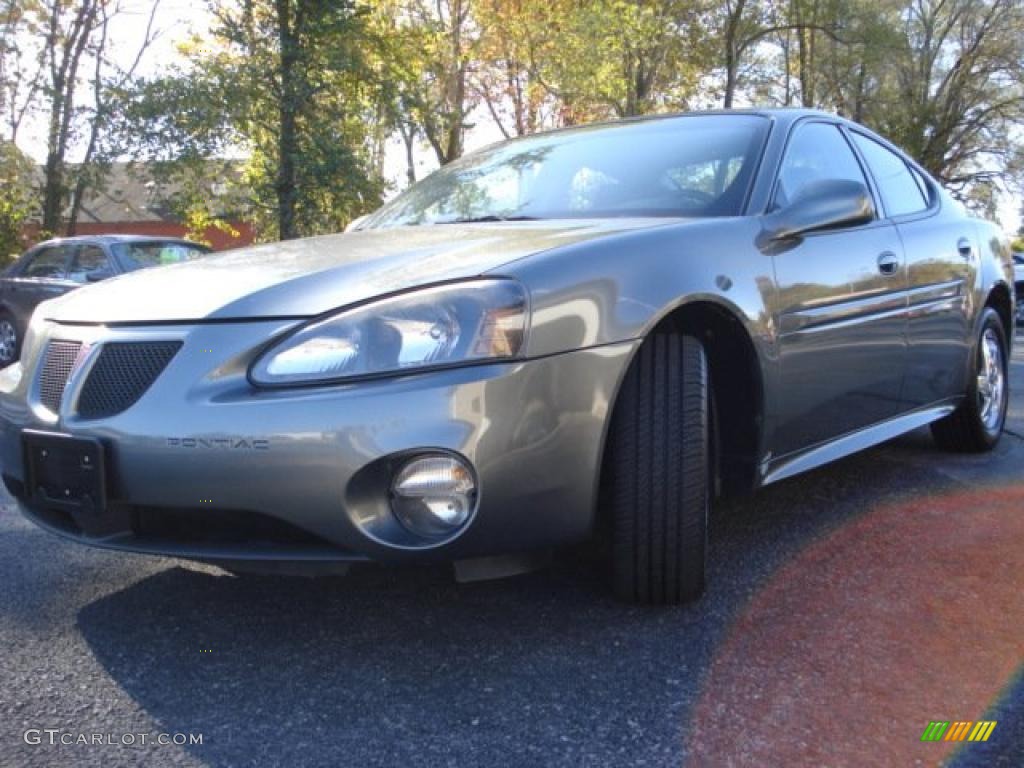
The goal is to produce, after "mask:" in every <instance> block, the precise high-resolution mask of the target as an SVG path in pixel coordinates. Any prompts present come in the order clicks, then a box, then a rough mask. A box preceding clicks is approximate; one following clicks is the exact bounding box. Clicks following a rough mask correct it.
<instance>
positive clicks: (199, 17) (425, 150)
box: [19, 0, 1022, 235]
mask: <svg viewBox="0 0 1024 768" xmlns="http://www.w3.org/2000/svg"><path fill="white" fill-rule="evenodd" d="M121 8H122V10H121V13H120V14H119V16H118V17H117V18H116V20H115V21H112V22H111V28H110V47H111V53H112V57H113V58H114V60H115V61H116V62H118V63H119V64H120V65H122V66H125V67H127V66H128V65H129V64H130V62H131V61H132V60H133V59H134V57H135V55H136V52H137V50H138V46H139V44H140V42H141V41H142V39H143V38H144V36H145V30H146V23H147V21H148V19H149V13H150V10H151V8H152V0H122V2H121ZM209 21H210V16H209V13H208V12H207V10H206V6H205V4H204V3H203V2H202V0H191V1H190V0H160V2H159V6H158V8H157V13H156V16H155V25H154V28H155V29H156V30H158V37H157V39H156V40H155V41H154V43H153V44H152V45H151V47H150V48H149V50H148V51H147V52H146V55H145V58H144V59H143V60H142V61H141V62H140V65H139V69H138V70H137V74H140V75H155V74H159V73H160V71H161V69H164V68H166V67H167V66H169V65H170V64H172V63H174V62H176V61H180V54H179V53H178V50H177V46H178V44H179V43H181V42H182V41H184V40H185V39H187V38H188V37H189V35H190V34H192V33H199V34H202V33H204V32H205V31H206V28H207V25H208V24H209ZM471 122H473V123H474V124H475V127H474V128H473V129H472V130H470V131H469V133H468V134H467V136H466V141H465V144H466V149H467V150H473V149H477V148H479V147H482V146H486V145H487V144H491V143H493V142H495V141H499V140H500V139H501V138H502V136H501V133H500V131H499V130H498V129H497V127H496V126H495V125H494V123H493V121H491V120H490V118H489V116H488V115H487V114H485V111H484V110H481V113H480V114H479V115H474V117H473V120H472V121H471ZM26 128H27V129H26V131H25V132H24V134H23V137H24V139H25V140H24V141H23V142H22V141H21V140H20V139H19V143H23V144H24V146H22V149H23V150H24V151H26V152H28V153H29V154H30V155H32V156H33V157H34V158H35V159H37V160H40V161H41V160H42V159H43V157H44V156H45V139H44V137H43V134H42V130H41V128H42V125H41V124H39V125H29V126H26ZM416 164H417V178H423V177H424V176H425V175H426V174H427V173H429V172H430V171H432V170H433V169H435V168H436V167H437V160H436V158H435V156H434V153H433V152H432V151H431V150H430V149H429V147H426V146H422V147H419V148H418V151H417V154H416ZM384 171H385V175H386V177H387V179H388V180H389V181H390V182H392V184H391V186H392V192H391V193H392V194H395V193H396V192H397V191H398V190H400V189H401V188H402V187H403V186H404V185H405V178H406V167H405V150H404V147H403V145H402V142H401V140H400V139H399V138H397V137H395V138H394V139H393V140H391V141H390V142H389V143H388V151H387V154H386V157H385V163H384ZM1021 204H1022V201H1021V199H1020V198H1019V197H1016V196H1012V195H1008V194H1007V195H1003V196H1002V200H1001V205H1000V207H999V211H998V214H997V216H998V219H999V223H1000V225H1001V226H1002V227H1003V229H1005V230H1006V232H1007V233H1008V234H1011V235H1012V234H1015V233H1016V232H1017V230H1018V228H1019V227H1020V226H1021V224H1022V222H1021V218H1020V213H1021Z"/></svg>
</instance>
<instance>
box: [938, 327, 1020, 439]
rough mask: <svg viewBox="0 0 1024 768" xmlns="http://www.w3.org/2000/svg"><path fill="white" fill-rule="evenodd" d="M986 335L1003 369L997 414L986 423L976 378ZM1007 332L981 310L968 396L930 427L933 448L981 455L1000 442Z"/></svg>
mask: <svg viewBox="0 0 1024 768" xmlns="http://www.w3.org/2000/svg"><path fill="white" fill-rule="evenodd" d="M987 333H992V334H994V336H995V338H996V339H997V341H998V347H999V365H1000V367H1001V368H1002V389H1001V397H1000V402H999V403H998V404H997V406H996V407H997V408H998V411H996V412H995V413H993V415H992V418H990V419H989V420H988V422H987V423H986V419H985V418H984V409H983V405H982V403H983V398H982V396H981V395H980V394H979V381H978V380H979V374H980V373H982V370H981V369H982V368H983V361H984V352H983V349H982V346H983V344H982V342H983V339H985V338H986V334H987ZM1007 366H1008V363H1007V348H1006V331H1005V330H1004V329H1003V321H1002V320H1000V319H999V314H998V313H997V312H996V311H995V310H994V309H992V308H991V307H986V308H985V309H984V310H983V313H982V318H981V329H980V330H979V332H978V338H977V339H975V343H974V355H973V358H972V365H971V374H970V380H969V381H968V383H967V396H966V397H965V398H964V401H963V402H962V403H961V404H960V405H959V406H958V407H957V409H956V410H955V411H953V413H951V414H949V416H946V417H945V418H942V419H940V420H939V421H936V422H934V423H933V424H932V436H933V437H934V438H935V442H936V444H937V445H938V446H939V447H940V448H942V449H944V450H947V451H959V452H963V453H980V452H982V451H990V450H992V448H994V447H995V445H996V443H998V442H999V437H1000V435H1002V433H1003V424H1004V423H1005V422H1006V407H1007V403H1008V402H1009V399H1010V398H1009V377H1008V375H1007Z"/></svg>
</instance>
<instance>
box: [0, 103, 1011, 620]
mask: <svg viewBox="0 0 1024 768" xmlns="http://www.w3.org/2000/svg"><path fill="white" fill-rule="evenodd" d="M1014 318H1015V311H1014V295H1013V270H1012V264H1011V259H1010V249H1009V243H1008V242H1007V240H1006V238H1005V237H1004V236H1003V234H1002V233H1001V232H1000V231H999V230H998V229H996V228H995V227H994V226H993V225H992V224H989V223H988V222H985V221H982V220H980V219H975V218H971V217H969V216H968V215H967V214H966V213H965V211H964V210H963V208H962V207H961V206H960V205H958V204H957V203H956V202H954V201H953V200H952V199H951V198H950V197H949V195H948V194H947V193H945V192H944V191H943V190H942V189H941V187H940V186H939V185H938V184H937V183H936V182H935V180H934V179H932V178H931V177H930V176H929V175H928V173H927V172H925V171H924V170H923V169H922V168H921V167H920V166H919V165H917V164H916V163H914V162H913V161H912V160H910V159H909V158H907V157H906V156H905V155H904V154H903V153H901V152H900V151H899V150H898V149H896V148H895V147H893V146H892V145H891V144H889V143H888V142H886V141H885V140H884V139H882V138H880V137H878V136H876V135H875V134H873V133H871V132H870V131H868V130H866V129H864V128H862V127H861V126H859V125H856V124H854V123H852V122H849V121H846V120H842V119H840V118H837V117H834V116H831V115H827V114H823V113H817V112H810V111H806V110H768V111H738V112H724V113H712V114H696V115H682V116H680V115H676V116H661V117H656V118H647V119H639V120H630V121H624V122H619V123H613V124H607V125H596V126H586V127H582V128H574V129H569V130H564V131H558V132H553V133H548V134H542V135H536V136H530V137H527V138H522V139H516V140H513V141H509V142H506V143H503V144H498V145H496V146H493V147H490V148H487V149H484V150H482V151H480V152H477V153H474V154H472V155H469V156H466V157H464V158H462V159H460V160H458V161H456V162H453V163H450V164H449V165H446V166H445V167H444V168H442V169H440V170H439V171H437V172H436V173H434V174H432V175H431V176H429V177H427V178H426V179H424V180H423V181H421V182H420V183H419V184H416V185H414V186H413V187H412V188H410V189H409V190H408V191H406V192H405V193H404V194H402V195H400V196H398V197H397V198H395V199H394V200H393V201H391V202H390V203H389V204H387V205H386V206H384V207H383V208H382V209H381V210H379V211H377V212H376V213H375V214H373V215H371V216H370V217H369V218H368V219H367V220H366V221H364V222H363V223H362V224H361V225H360V226H358V227H356V228H355V229H354V231H352V232H349V233H346V234H341V235H332V236H326V237H316V238H309V239H306V240H293V241H288V242H283V243H276V244H272V245H265V246H260V247H256V248H250V249H241V250H238V251H234V252H232V253H228V254H221V255H217V256H211V257H209V258H206V259H201V260H199V261H197V262H195V263H191V264H179V265H175V266H171V267H167V268H166V269H160V270H151V271H149V272H142V273H140V274H137V275H130V276H127V277H123V278H119V279H117V280H114V281H111V282H108V283H105V284H99V285H95V286H90V287H89V288H86V289H84V290H81V291H76V292H75V293H72V294H69V295H67V296H64V297H62V298H60V299H56V300H54V301H52V302H48V303H46V304H45V305H43V306H41V307H40V308H39V311H38V312H36V315H35V317H34V318H33V320H32V325H31V327H30V329H29V332H28V335H27V336H26V339H25V349H24V354H23V356H22V360H21V362H20V363H19V364H15V365H12V366H10V367H8V368H7V369H5V370H3V371H0V464H2V469H3V480H4V483H5V484H6V486H7V488H8V489H9V490H10V492H11V493H12V495H13V496H15V497H16V498H17V499H18V500H19V502H20V504H21V506H22V509H23V510H24V512H25V514H26V515H28V516H29V517H30V518H31V519H32V520H34V521H35V522H36V523H38V524H39V525H41V526H43V527H45V528H47V529H49V530H51V531H53V532H55V533H58V534H60V535H62V536H66V537H69V538H71V539H74V540H76V541H80V542H83V543H86V544H90V545H94V546H99V547H107V548H110V549H119V550H126V551H136V552H148V553H158V554H167V555H172V556H178V557H185V558H194V559H196V560H203V561H208V562H214V563H218V564H221V565H223V566H224V567H226V568H228V569H230V570H241V569H244V568H247V567H250V568H251V567H254V566H257V567H270V568H274V567H281V566H282V564H286V565H287V566H288V567H293V568H298V567H302V568H304V569H305V568H315V567H321V566H324V565H325V564H326V565H328V566H330V567H332V568H337V567H339V566H340V567H345V566H346V565H347V564H349V563H352V562H361V561H366V560H374V561H379V562H403V561H404V562H408V561H416V560H430V559H433V560H446V561H451V562H454V563H455V567H456V572H457V573H458V574H461V575H462V576H463V577H464V578H475V577H479V576H481V575H494V574H502V573H508V572H509V571H510V570H511V569H513V568H515V567H520V566H523V565H525V564H526V562H528V560H529V558H525V559H521V556H522V555H523V553H530V552H532V551H536V550H543V549H547V548H550V547H554V546H557V545H562V544H566V543H569V542H574V541H579V540H581V539H584V538H586V537H588V536H590V535H592V534H594V533H597V532H603V533H604V534H605V535H607V536H609V537H610V540H611V546H610V547H609V548H608V550H609V553H610V556H611V561H612V568H611V572H612V574H613V582H614V584H615V589H616V591H617V592H618V594H620V595H621V596H622V597H624V598H627V599H630V600H639V601H647V602H656V603H666V602H677V601H680V600H684V599H689V598H693V597H695V596H696V595H698V594H700V592H701V590H702V589H703V586H704V574H705V558H706V542H707V531H708V510H709V506H710V504H711V503H712V498H713V497H714V495H715V492H716V491H717V490H719V489H721V490H722V491H723V492H737V493H743V492H749V491H752V490H754V489H757V488H759V487H761V486H764V485H767V484H769V483H774V482H777V481H779V480H782V479H784V478H789V477H792V476H794V475H797V474H799V473H801V472H806V471H808V470H811V469H813V468H815V467H818V466H821V465H822V464H824V463H826V462H829V461H834V460H835V459H838V458H840V457H842V456H845V455H847V454H850V453H852V452H854V451H859V450H862V449H864V448H867V447H869V446H872V445H875V444H877V443H880V442H882V441H885V440H888V439H890V438H892V437H895V436H896V435H898V434H900V433H903V432H906V431H908V430H912V429H916V428H918V427H921V426H924V425H926V424H930V425H931V427H932V431H933V433H934V435H935V438H936V441H937V442H938V443H939V445H941V446H942V447H944V448H947V449H950V450H960V451H985V450H988V449H991V448H992V446H994V445H995V444H996V441H998V440H999V436H1000V434H1001V432H1002V430H1003V422H1004V420H1005V416H1006V407H1007V391H1008V390H1007V359H1008V355H1009V352H1010V344H1011V343H1012V338H1013V328H1014ZM950 524H951V525H955V524H956V523H955V521H951V522H950Z"/></svg>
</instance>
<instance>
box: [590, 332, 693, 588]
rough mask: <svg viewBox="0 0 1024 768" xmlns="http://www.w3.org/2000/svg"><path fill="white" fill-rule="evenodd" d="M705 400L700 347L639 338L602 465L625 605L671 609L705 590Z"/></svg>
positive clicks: (679, 340) (688, 339)
mask: <svg viewBox="0 0 1024 768" xmlns="http://www.w3.org/2000/svg"><path fill="white" fill-rule="evenodd" d="M709 401H710V394H709V388H708V364H707V357H706V355H705V353H704V347H703V346H702V345H701V343H700V341H698V340H697V339H696V338H694V337H692V336H682V335H678V334H674V333H662V332H656V333H655V334H653V335H652V336H650V337H649V338H648V339H647V340H645V341H644V343H643V345H642V346H641V347H640V350H639V351H638V352H637V356H636V359H635V360H634V361H633V363H632V365H631V366H630V369H629V371H628V372H627V374H626V378H625V380H624V381H623V384H622V390H621V392H620V394H619V398H618V401H617V402H616V406H615V411H614V413H613V415H612V423H611V428H610V432H609V435H608V449H609V450H608V455H607V461H606V463H605V468H604V472H605V480H606V482H605V484H604V490H603V501H604V504H605V507H606V510H605V511H606V512H607V514H608V515H609V517H610V518H611V521H612V536H613V539H612V579H613V583H614V588H615V593H616V595H618V596H619V597H620V598H622V599H625V600H630V601H634V602H641V603H654V604H672V603H680V602H686V601H688V600H693V599H695V598H697V597H699V596H700V594H701V592H703V590H704V570H705V557H706V551H707V530H708V506H709V468H710V443H709V434H710V402H709Z"/></svg>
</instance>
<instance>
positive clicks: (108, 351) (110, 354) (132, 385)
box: [78, 341, 181, 419]
mask: <svg viewBox="0 0 1024 768" xmlns="http://www.w3.org/2000/svg"><path fill="white" fill-rule="evenodd" d="M179 349H181V342H180V341H126V342H112V343H109V344H104V345H103V349H102V350H100V354H99V357H98V358H97V360H96V363H95V365H93V367H92V370H91V371H89V377H88V378H87V379H86V381H85V385H84V386H83V387H82V394H81V395H80V396H79V398H78V415H79V416H81V417H82V418H85V419H100V418H104V417H106V416H113V415H114V414H117V413H121V411H124V410H126V409H128V408H129V407H130V406H132V405H134V404H135V402H136V401H137V400H138V399H139V398H140V397H142V396H143V394H145V392H146V390H147V389H149V388H150V386H151V385H152V384H153V382H154V381H156V377H157V376H159V375H160V374H161V373H162V372H163V370H164V368H166V367H167V364H168V363H170V362H171V358H173V357H174V355H175V354H177V352H178V350H179Z"/></svg>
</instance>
